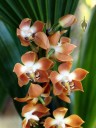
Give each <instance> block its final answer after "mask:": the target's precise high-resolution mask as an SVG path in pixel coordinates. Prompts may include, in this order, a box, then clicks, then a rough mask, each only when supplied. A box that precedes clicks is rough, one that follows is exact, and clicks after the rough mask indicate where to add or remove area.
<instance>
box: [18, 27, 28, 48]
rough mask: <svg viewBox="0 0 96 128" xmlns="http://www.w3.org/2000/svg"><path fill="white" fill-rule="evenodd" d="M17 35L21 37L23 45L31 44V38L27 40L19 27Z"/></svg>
mask: <svg viewBox="0 0 96 128" xmlns="http://www.w3.org/2000/svg"><path fill="white" fill-rule="evenodd" d="M17 36H18V37H19V39H20V42H21V45H23V46H29V45H30V41H29V40H25V39H24V38H23V37H22V36H21V30H20V29H18V28H17Z"/></svg>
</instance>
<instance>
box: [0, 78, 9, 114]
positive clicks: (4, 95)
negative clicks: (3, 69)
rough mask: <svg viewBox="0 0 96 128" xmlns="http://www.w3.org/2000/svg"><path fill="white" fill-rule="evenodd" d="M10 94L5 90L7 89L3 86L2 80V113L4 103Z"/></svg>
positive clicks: (0, 95)
mask: <svg viewBox="0 0 96 128" xmlns="http://www.w3.org/2000/svg"><path fill="white" fill-rule="evenodd" d="M7 96H8V93H7V91H6V90H5V88H4V87H3V86H2V83H1V80H0V112H1V111H3V107H4V103H5V101H6V99H7Z"/></svg>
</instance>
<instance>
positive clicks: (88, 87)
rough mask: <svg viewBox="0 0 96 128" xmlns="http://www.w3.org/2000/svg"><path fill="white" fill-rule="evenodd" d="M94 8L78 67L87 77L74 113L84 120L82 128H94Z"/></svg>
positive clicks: (95, 56) (95, 120)
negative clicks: (85, 71) (83, 70)
mask: <svg viewBox="0 0 96 128" xmlns="http://www.w3.org/2000/svg"><path fill="white" fill-rule="evenodd" d="M95 17H96V7H94V9H93V13H92V16H91V19H90V24H89V27H88V30H87V32H86V33H85V35H84V38H83V41H82V43H81V49H80V57H79V62H78V63H79V64H78V66H79V67H82V68H84V69H87V70H88V71H89V75H88V76H87V78H86V79H85V80H84V81H83V85H84V93H83V94H82V93H77V94H76V97H75V99H76V103H75V111H76V113H77V114H79V115H80V116H81V117H82V118H83V119H84V120H85V124H84V128H95V124H96V113H95V110H96V27H95V23H96V18H95Z"/></svg>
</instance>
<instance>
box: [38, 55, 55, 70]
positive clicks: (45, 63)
mask: <svg viewBox="0 0 96 128" xmlns="http://www.w3.org/2000/svg"><path fill="white" fill-rule="evenodd" d="M37 64H39V65H40V68H39V69H40V70H48V69H49V68H51V67H52V65H53V61H51V60H50V59H47V58H45V57H43V58H41V59H39V60H38V62H37Z"/></svg>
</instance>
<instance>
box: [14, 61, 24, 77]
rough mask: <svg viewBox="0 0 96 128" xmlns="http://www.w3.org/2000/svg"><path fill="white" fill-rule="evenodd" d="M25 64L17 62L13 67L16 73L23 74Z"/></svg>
mask: <svg viewBox="0 0 96 128" xmlns="http://www.w3.org/2000/svg"><path fill="white" fill-rule="evenodd" d="M23 67H24V66H23V65H22V64H20V63H16V64H15V66H14V69H13V72H15V73H16V75H17V76H18V77H19V76H20V75H22V74H23V73H24V72H23V71H22V69H23Z"/></svg>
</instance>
